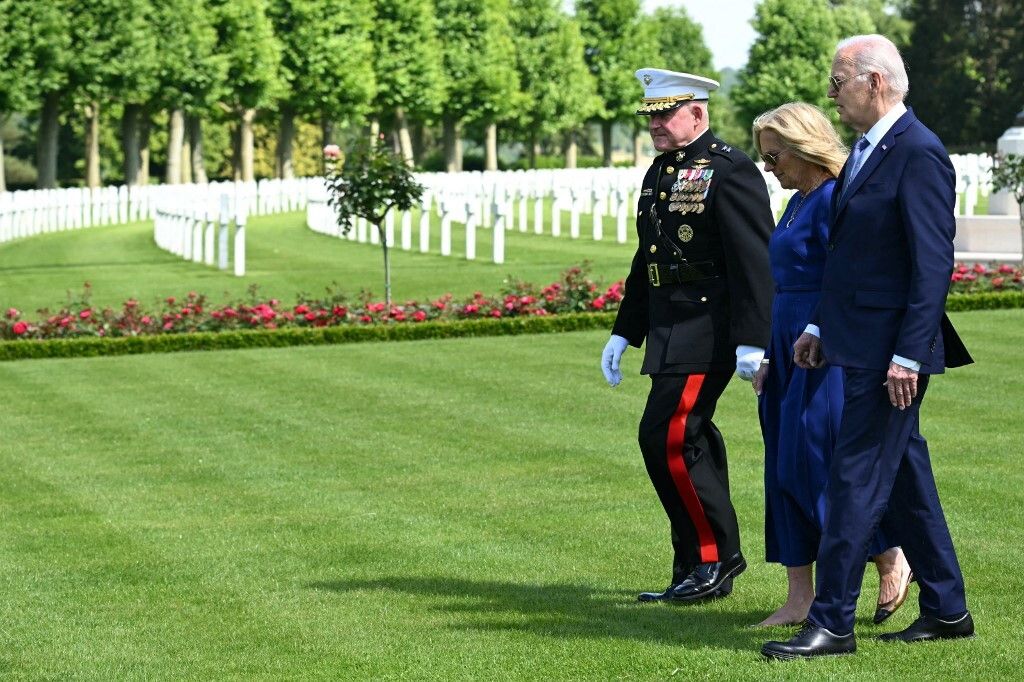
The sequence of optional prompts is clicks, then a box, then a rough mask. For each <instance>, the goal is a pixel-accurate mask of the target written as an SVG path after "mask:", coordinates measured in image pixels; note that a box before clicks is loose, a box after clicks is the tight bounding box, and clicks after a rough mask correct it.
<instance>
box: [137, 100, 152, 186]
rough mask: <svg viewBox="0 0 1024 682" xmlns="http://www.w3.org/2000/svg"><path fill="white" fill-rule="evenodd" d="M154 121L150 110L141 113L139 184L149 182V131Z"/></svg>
mask: <svg viewBox="0 0 1024 682" xmlns="http://www.w3.org/2000/svg"><path fill="white" fill-rule="evenodd" d="M152 127H153V122H152V120H150V118H149V111H148V110H147V109H143V110H142V112H141V113H140V115H139V184H140V185H148V184H149V131H150V128H152Z"/></svg>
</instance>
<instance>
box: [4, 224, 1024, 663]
mask: <svg viewBox="0 0 1024 682" xmlns="http://www.w3.org/2000/svg"><path fill="white" fill-rule="evenodd" d="M276 229H279V230H281V231H282V232H284V231H286V230H288V229H290V228H288V227H286V226H285V225H283V224H282V225H281V226H280V227H278V228H276ZM296 229H298V228H296ZM270 230H271V228H270V227H269V225H268V227H267V231H270ZM258 232H259V229H257V230H254V233H256V234H258ZM43 239H46V238H43ZM254 243H255V240H254ZM83 244H84V242H83ZM324 244H325V247H324V250H329V249H331V248H333V247H330V246H327V244H328V242H324ZM23 246H25V247H27V246H28V242H26V243H25V244H24V245H23ZM287 258H290V259H295V258H296V257H295V256H294V255H293V254H291V253H289V254H288V256H287ZM258 259H260V260H269V259H270V255H269V254H265V255H261V256H258ZM153 260H154V265H155V269H156V270H158V271H160V270H161V269H162V268H164V267H165V265H168V264H165V263H163V262H162V261H161V260H160V259H156V258H154V259H153ZM371 261H372V263H371V266H374V267H375V261H373V259H372V258H371ZM411 261H412V259H410V262H411ZM312 262H313V261H312V259H310V260H307V261H299V262H298V264H300V265H301V267H303V268H305V267H311V266H310V265H309V264H310V263H312ZM450 263H451V266H450V267H451V268H452V270H458V269H460V268H461V266H462V265H463V264H458V267H457V266H456V263H457V261H450ZM562 264H563V263H561V262H559V263H558V264H557V265H555V264H552V266H553V267H554V268H555V269H557V268H559V267H561V265H562ZM620 265H621V261H620ZM173 269H174V267H173V265H172V266H171V267H169V268H168V270H169V271H173ZM401 272H402V270H399V273H401ZM527 274H528V273H527ZM461 275H462V276H464V277H465V279H464V280H460V281H463V282H464V283H465V284H469V282H470V281H471V280H472V277H473V276H477V275H472V274H471V273H470V272H469V270H468V269H467V270H466V272H464V273H461ZM109 276H113V273H110V275H109ZM156 280H157V282H158V283H159V282H160V281H162V282H163V283H164V284H169V283H173V282H174V278H173V276H171V275H166V277H165V279H163V280H160V278H159V277H158V278H156ZM283 281H288V280H283ZM296 281H297V280H296ZM147 286H150V285H147ZM154 286H155V285H154ZM189 286H191V285H189ZM282 286H284V285H283V284H282ZM403 286H405V285H403ZM471 286H477V284H472V285H471ZM161 293H163V292H161ZM953 321H954V324H956V325H957V326H958V328H959V329H960V330H961V333H962V334H963V336H964V337H965V339H966V341H967V344H968V346H969V347H970V348H971V351H972V352H973V353H974V355H975V358H976V359H977V360H978V363H977V364H975V365H972V366H970V367H967V368H964V369H960V370H956V371H952V372H950V373H949V374H948V375H947V376H944V377H941V378H938V379H937V380H936V381H934V382H933V384H932V386H931V387H930V388H929V395H928V401H927V404H926V408H925V414H924V422H925V423H924V426H923V431H924V433H925V435H926V437H927V438H928V439H929V442H930V445H931V448H932V453H933V463H934V468H935V472H936V477H937V479H938V481H939V488H940V492H941V495H942V500H943V506H944V508H945V510H946V514H947V517H948V519H949V521H950V524H951V527H952V531H953V535H954V539H955V541H956V543H957V547H958V549H959V552H960V559H961V562H962V564H963V568H964V573H965V574H966V577H967V587H968V598H969V603H970V608H971V610H972V612H973V614H974V618H975V621H976V623H977V628H978V637H977V638H976V639H974V640H971V641H957V642H947V643H940V644H921V645H913V646H905V645H883V644H881V643H878V642H875V641H873V640H872V636H873V635H875V634H878V633H881V632H886V631H890V630H894V629H899V628H902V627H905V626H906V625H907V624H909V623H910V622H911V621H912V620H913V618H914V617H915V616H916V611H917V609H916V603H915V602H916V597H917V588H916V586H915V587H913V588H912V591H911V599H910V600H909V601H908V603H907V605H905V606H904V608H903V609H902V610H901V611H899V612H898V613H897V614H896V615H895V616H894V617H893V618H892V619H891V621H892V622H890V623H887V624H886V625H884V626H873V625H871V624H870V616H871V613H872V611H873V604H874V600H875V597H876V594H877V579H876V578H875V576H874V575H873V571H872V572H869V574H868V576H867V579H866V581H865V588H864V594H863V597H862V599H861V603H860V609H859V611H858V624H857V634H858V637H859V641H858V645H859V650H858V653H857V655H856V656H852V657H844V658H839V659H832V660H820V661H813V662H809V663H808V662H793V663H771V664H770V663H766V662H763V661H762V660H761V658H760V655H759V653H758V649H759V647H760V645H761V644H762V642H763V641H764V640H766V639H773V638H785V637H787V636H788V634H789V633H790V632H791V629H788V628H773V629H769V630H755V629H752V628H750V627H748V626H749V625H750V624H752V623H755V622H757V621H759V620H761V619H762V618H763V617H764V616H765V615H767V614H768V613H769V612H770V611H771V610H772V609H774V608H775V607H776V606H777V605H779V604H780V603H781V602H782V600H783V599H784V596H785V577H784V572H783V569H782V568H780V567H778V566H769V565H766V564H765V563H764V561H763V559H762V557H763V541H762V527H763V511H762V509H763V492H762V483H761V480H762V478H761V477H762V471H761V462H762V455H761V446H760V436H759V430H758V426H757V419H756V416H755V407H754V400H753V397H752V395H751V392H750V388H749V384H746V383H744V382H741V381H739V380H735V381H734V382H733V384H731V385H730V387H729V389H728V390H727V392H726V394H725V396H724V397H723V400H722V401H721V403H720V407H719V415H718V424H719V426H720V427H721V429H722V431H723V433H724V434H725V436H726V439H727V441H728V444H729V448H730V471H731V475H732V489H733V491H734V496H735V501H736V504H737V508H738V511H739V516H740V525H741V528H742V530H743V533H744V538H743V541H744V551H745V554H746V556H747V559H748V561H749V563H750V568H749V569H748V571H747V572H746V573H745V574H744V575H743V576H742V578H740V579H739V580H738V581H737V583H736V590H735V592H734V593H733V595H732V596H731V597H729V598H728V599H724V600H720V601H716V602H713V603H708V604H703V605H696V606H689V607H673V606H664V605H641V604H639V603H637V602H636V600H635V595H636V593H637V592H638V591H639V590H642V589H652V588H660V587H664V585H665V584H666V582H667V578H668V577H669V576H668V565H669V551H668V550H669V544H668V530H667V525H666V521H665V519H664V517H663V513H662V511H661V509H660V507H659V505H658V503H657V501H656V499H655V496H654V493H653V491H652V490H651V487H650V483H649V482H648V480H647V477H646V473H645V471H644V467H643V464H642V461H641V458H640V455H639V453H638V451H637V447H636V443H635V437H634V434H635V429H636V423H637V420H638V418H639V415H640V412H641V410H642V407H643V403H644V399H645V395H646V389H647V387H648V381H647V379H646V378H644V377H640V376H638V375H637V372H638V368H639V360H640V354H639V353H638V352H637V351H636V350H630V351H629V352H628V353H627V354H626V357H625V363H624V365H625V366H624V370H625V374H626V380H625V381H624V383H623V385H622V386H620V387H619V388H617V389H615V390H611V389H609V388H608V387H607V385H605V384H604V382H603V380H602V378H601V375H600V372H599V370H598V356H599V354H600V349H601V348H602V346H603V343H604V340H605V338H606V336H607V334H606V333H604V332H580V333H572V334H557V335H543V336H533V337H504V338H485V339H464V340H453V341H424V342H408V343H390V344H361V345H354V346H334V347H304V348H293V349H281V350H256V351H230V352H217V353H179V354H172V355H146V356H132V357H117V358H95V359H76V360H39V361H20V362H10V363H2V364H0V381H2V384H3V386H4V387H5V400H4V403H5V405H4V409H3V410H0V431H2V433H3V434H4V439H3V444H2V446H0V508H2V516H3V532H2V534H0V575H2V576H3V586H4V591H3V595H4V598H3V599H2V600H0V623H2V625H0V632H2V634H3V643H4V646H3V647H2V648H0V675H2V676H3V677H6V678H15V679H63V678H72V677H74V678H80V679H126V678H131V679H222V678H242V679H253V678H256V679H308V678H329V679H339V680H349V679H355V680H378V679H409V680H478V679H483V680H507V679H526V680H561V679H570V680H605V679H637V680H663V679H669V678H672V679H679V680H693V679H714V680H721V679H728V680H764V679H782V678H785V679H796V680H822V679H841V680H846V679H853V680H871V681H877V680H911V679H935V680H951V679H957V680H990V679H996V678H1015V677H1018V676H1019V667H1020V666H1019V661H1020V659H1021V657H1022V656H1024V642H1022V639H1021V637H1020V636H1019V633H1020V618H1021V606H1020V604H1021V592H1022V590H1024V573H1022V569H1021V566H1022V565H1024V550H1022V547H1024V473H1022V468H1021V466H1020V462H1019V460H1020V444H1021V442H1022V438H1021V415H1022V414H1024V400H1022V398H1021V393H1020V390H1019V385H1020V377H1021V366H1020V350H1019V349H1020V342H1019V340H1020V338H1021V334H1022V333H1024V313H1022V312H1021V311H1016V310H1014V311H992V312H974V313H961V314H956V315H954V316H953Z"/></svg>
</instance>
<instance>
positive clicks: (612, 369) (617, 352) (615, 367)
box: [601, 334, 629, 386]
mask: <svg viewBox="0 0 1024 682" xmlns="http://www.w3.org/2000/svg"><path fill="white" fill-rule="evenodd" d="M628 347H629V341H627V340H626V339H624V338H622V337H621V336H618V335H617V334H612V338H610V339H608V343H606V344H605V346H604V352H603V353H601V371H602V372H604V378H605V381H607V382H608V385H609V386H618V385H619V382H620V381H622V372H620V371H619V360H621V359H622V353H623V352H624V351H625V350H626V348H628Z"/></svg>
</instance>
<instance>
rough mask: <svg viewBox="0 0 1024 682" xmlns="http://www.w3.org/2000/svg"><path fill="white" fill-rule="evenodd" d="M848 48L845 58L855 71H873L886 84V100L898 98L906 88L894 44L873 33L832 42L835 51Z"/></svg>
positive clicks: (908, 85) (903, 70)
mask: <svg viewBox="0 0 1024 682" xmlns="http://www.w3.org/2000/svg"><path fill="white" fill-rule="evenodd" d="M840 52H849V53H850V54H849V55H848V56H846V57H845V61H848V62H849V63H851V64H852V65H853V66H854V68H856V69H857V71H858V72H870V73H877V74H879V75H881V76H882V79H883V80H884V81H885V82H886V84H887V85H888V86H889V93H890V98H889V99H890V100H891V101H893V102H902V101H903V100H904V99H906V97H907V93H908V92H909V91H910V79H908V78H907V67H906V66H904V64H903V57H901V56H900V51H899V49H898V48H897V47H896V45H895V44H894V43H893V42H892V41H891V40H889V39H888V38H886V37H885V36H882V35H878V34H877V33H874V34H870V35H859V36H852V37H850V38H845V39H843V40H840V41H839V44H838V45H837V46H836V54H839V53H840Z"/></svg>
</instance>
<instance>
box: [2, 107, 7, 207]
mask: <svg viewBox="0 0 1024 682" xmlns="http://www.w3.org/2000/svg"><path fill="white" fill-rule="evenodd" d="M5 123H7V116H6V115H0V192H6V191H7V173H6V172H5V171H4V136H3V132H2V131H3V128H4V124H5Z"/></svg>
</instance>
